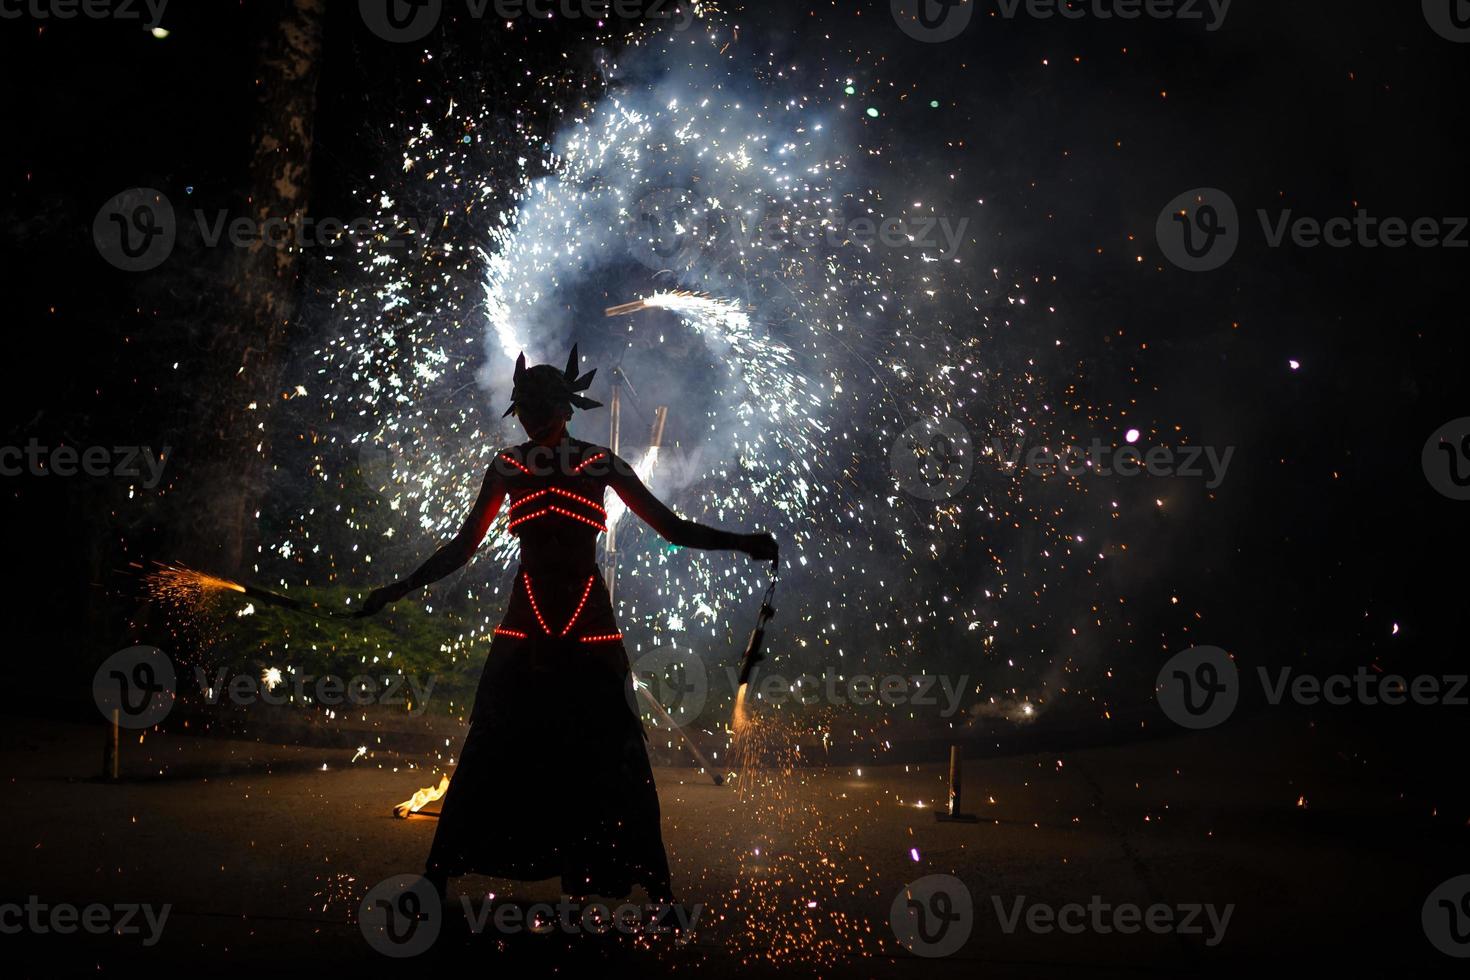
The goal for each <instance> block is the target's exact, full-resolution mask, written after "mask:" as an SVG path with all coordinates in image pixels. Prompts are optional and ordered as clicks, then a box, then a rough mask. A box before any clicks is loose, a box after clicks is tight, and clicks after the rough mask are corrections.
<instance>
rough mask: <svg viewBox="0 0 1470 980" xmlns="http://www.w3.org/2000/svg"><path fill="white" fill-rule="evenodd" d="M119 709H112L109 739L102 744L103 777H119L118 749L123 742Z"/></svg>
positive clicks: (108, 732)
mask: <svg viewBox="0 0 1470 980" xmlns="http://www.w3.org/2000/svg"><path fill="white" fill-rule="evenodd" d="M119 721H120V718H119V709H117V708H113V709H112V724H111V725H109V726H108V728H107V740H106V741H105V742H104V743H103V745H102V778H103V779H116V778H117V750H118V746H119V744H120V743H121V741H122V739H121V731H120V728H121V725H120V724H119Z"/></svg>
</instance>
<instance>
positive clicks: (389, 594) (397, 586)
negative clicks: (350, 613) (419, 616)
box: [355, 582, 413, 619]
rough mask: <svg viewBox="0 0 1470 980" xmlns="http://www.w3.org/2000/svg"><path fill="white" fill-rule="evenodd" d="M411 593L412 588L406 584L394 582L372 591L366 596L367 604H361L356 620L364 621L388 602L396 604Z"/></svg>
mask: <svg viewBox="0 0 1470 980" xmlns="http://www.w3.org/2000/svg"><path fill="white" fill-rule="evenodd" d="M412 591H413V586H411V585H409V584H408V583H407V582H394V583H393V584H392V585H385V586H383V587H382V588H381V589H373V591H372V592H370V593H369V594H368V597H367V602H365V603H363V605H362V608H361V609H359V610H358V611H357V613H356V614H355V615H356V617H357V618H358V619H365V618H367V617H368V616H371V615H372V614H373V613H375V612H377V611H378V610H380V609H382V608H383V607H384V606H386V605H388V604H389V603H390V602H397V601H398V600H399V599H402V598H403V597H404V596H406V595H408V594H409V593H410V592H412Z"/></svg>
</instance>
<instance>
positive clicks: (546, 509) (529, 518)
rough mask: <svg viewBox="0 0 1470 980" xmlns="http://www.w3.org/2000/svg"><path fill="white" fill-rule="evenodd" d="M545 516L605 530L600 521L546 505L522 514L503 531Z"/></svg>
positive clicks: (562, 508) (563, 508) (552, 505)
mask: <svg viewBox="0 0 1470 980" xmlns="http://www.w3.org/2000/svg"><path fill="white" fill-rule="evenodd" d="M547 514H560V515H561V516H562V517H570V518H572V519H573V520H576V521H581V522H582V523H583V524H590V525H592V526H593V527H595V528H597V529H598V530H599V531H606V530H607V527H606V525H604V524H602V522H600V521H594V520H593V519H592V518H590V517H583V516H582V515H581V514H578V513H577V512H576V511H570V510H567V509H566V508H565V507H558V506H556V505H555V504H548V505H546V506H545V507H542V508H541V509H540V510H538V511H533V512H532V513H529V514H522V515H521V516H520V517H517V518H516V519H515V520H513V521H511V522H510V523H509V524H507V525H505V529H506V530H507V531H509V530H510V529H511V528H513V527H515V526H516V525H518V524H524V523H526V522H527V521H534V520H535V519H536V518H538V517H544V516H545V515H547Z"/></svg>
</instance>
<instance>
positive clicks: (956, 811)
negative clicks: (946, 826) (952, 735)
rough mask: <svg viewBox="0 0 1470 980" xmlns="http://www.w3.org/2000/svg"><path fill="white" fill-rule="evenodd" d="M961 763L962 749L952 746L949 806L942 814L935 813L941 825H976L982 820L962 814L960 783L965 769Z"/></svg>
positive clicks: (939, 812)
mask: <svg viewBox="0 0 1470 980" xmlns="http://www.w3.org/2000/svg"><path fill="white" fill-rule="evenodd" d="M961 763H962V760H961V759H960V747H959V746H958V745H951V746H950V747H949V806H948V807H947V808H946V809H945V810H944V811H942V812H941V811H939V810H935V811H934V819H935V820H938V821H940V822H941V823H975V822H976V821H978V820H979V819H980V818H979V817H977V816H975V815H974V814H973V813H962V812H961V809H960V807H961V802H960V783H961V778H962V768H963V767H962V765H961Z"/></svg>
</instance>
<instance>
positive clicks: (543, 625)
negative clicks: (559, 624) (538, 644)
mask: <svg viewBox="0 0 1470 980" xmlns="http://www.w3.org/2000/svg"><path fill="white" fill-rule="evenodd" d="M521 575H522V576H524V577H525V580H526V597H527V598H528V599H530V600H531V612H533V613H535V614H536V622H538V623H540V624H541V631H542V632H543V633H545V634H546V635H547V636H550V635H551V627H550V626H547V625H546V617H544V616H542V615H541V607H540V606H538V605H536V593H534V592H532V591H531V573H530V572H522V573H521Z"/></svg>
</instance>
